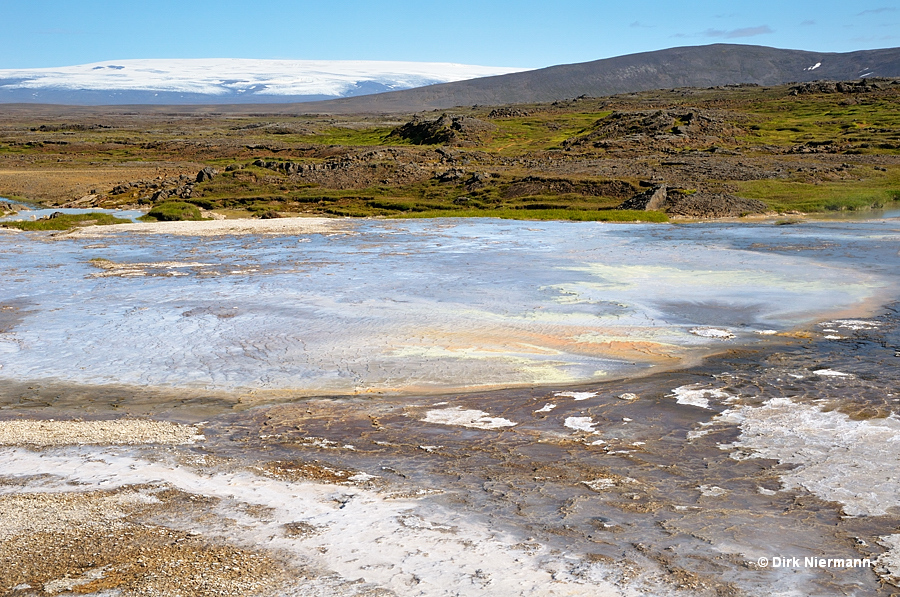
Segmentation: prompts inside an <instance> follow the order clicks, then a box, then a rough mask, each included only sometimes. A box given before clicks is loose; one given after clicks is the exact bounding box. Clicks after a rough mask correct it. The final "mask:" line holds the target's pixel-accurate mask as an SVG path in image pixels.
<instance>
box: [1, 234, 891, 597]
mask: <svg viewBox="0 0 900 597" xmlns="http://www.w3.org/2000/svg"><path fill="white" fill-rule="evenodd" d="M323 232H324V233H323ZM898 239H900V225H898V222H897V221H896V220H884V221H865V222H819V223H805V224H798V225H794V226H775V225H771V224H760V225H749V226H748V225H741V226H736V225H730V224H708V225H707V224H704V225H691V226H643V225H634V226H631V225H604V224H582V223H532V222H529V223H522V222H492V221H475V222H458V221H447V222H441V221H427V222H415V221H414V222H370V221H365V222H355V223H350V224H346V225H344V226H342V229H340V230H332V231H330V232H328V231H320V232H317V233H312V234H299V235H296V234H295V235H274V236H273V235H267V236H265V235H242V236H221V237H203V238H194V237H190V236H162V237H155V238H153V239H149V238H147V237H144V236H136V235H129V234H123V233H119V232H116V233H113V234H111V235H107V236H103V235H101V236H99V237H95V238H90V239H88V238H72V237H67V236H63V237H49V236H47V235H30V234H8V235H0V243H2V245H3V249H4V250H3V253H2V257H0V258H2V259H3V264H4V268H5V271H6V272H9V275H8V276H6V277H5V279H4V283H3V285H2V286H0V292H2V293H3V294H2V296H0V304H2V310H0V347H2V348H0V350H2V352H0V364H2V365H3V368H2V369H0V378H2V383H0V444H2V445H0V463H2V466H0V513H2V515H3V516H2V518H0V593H3V594H10V595H17V596H20V597H24V596H26V595H28V596H31V595H55V594H66V593H71V592H77V593H81V594H96V595H125V596H131V595H159V594H166V595H169V594H172V595H174V594H184V595H188V594H189V595H234V596H235V597H236V596H238V595H266V596H268V595H321V596H335V597H337V596H355V595H371V596H375V595H377V596H380V597H383V596H387V595H403V596H406V595H423V596H426V595H427V596H443V595H447V596H450V595H473V596H474V595H486V594H490V595H504V596H505V595H527V596H536V595H541V596H544V595H546V596H557V595H559V596H563V595H591V596H632V595H666V596H668V595H672V596H688V595H690V596H694V595H698V596H704V597H705V596H710V597H712V596H716V597H720V596H722V595H735V596H737V595H753V596H769V595H810V596H822V597H825V596H831V595H837V594H841V595H858V596H860V597H861V596H864V595H866V596H867V595H877V596H885V597H886V596H888V595H891V594H892V593H893V592H895V591H896V588H894V587H897V586H898V584H900V564H898V562H900V534H898V532H897V529H898V528H900V501H898V500H897V496H898V495H900V461H898V460H897V450H896V449H895V448H896V446H895V444H896V443H897V441H900V440H898V438H900V416H898V413H900V389H898V388H900V373H898V372H900V367H898V366H897V364H898V363H900V315H898V310H897V308H898V305H897V304H896V303H895V302H891V301H892V300H896V296H897V294H896V291H897V274H896V272H897V271H900V270H898V268H897V265H900V263H898V262H900V254H898V248H900V243H898V242H897V241H898ZM92 260H93V261H92ZM700 356H703V357H704V358H703V359H698V358H696V357H700Z"/></svg>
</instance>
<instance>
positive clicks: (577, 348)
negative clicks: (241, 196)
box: [0, 220, 900, 395]
mask: <svg viewBox="0 0 900 597" xmlns="http://www.w3.org/2000/svg"><path fill="white" fill-rule="evenodd" d="M897 238H898V228H897V224H896V222H893V221H891V220H883V221H877V222H864V223H846V222H845V223H833V222H828V223H815V224H803V225H794V226H775V225H771V224H766V225H733V224H703V225H691V226H660V225H609V224H598V223H572V222H541V223H534V222H510V221H485V220H480V221H459V220H455V221H449V220H430V221H408V222H407V221H401V222H398V221H393V222H391V221H365V222H358V223H356V224H354V225H353V226H352V227H351V232H350V233H349V234H339V235H327V236H326V235H317V234H315V235H307V236H279V237H260V236H243V237H221V238H214V239H209V238H202V239H198V238H186V237H157V238H153V239H152V240H148V239H147V238H146V237H137V236H133V235H128V234H118V235H111V236H110V237H108V238H107V239H101V240H99V241H98V240H96V239H94V240H79V239H66V238H65V236H64V235H63V236H59V237H50V236H47V235H39V234H24V235H23V234H4V235H0V244H2V248H3V251H2V257H0V259H2V267H3V270H4V272H5V274H6V279H7V280H9V282H8V283H6V284H4V286H3V287H2V290H0V292H2V295H0V303H2V305H4V307H3V309H4V310H5V313H6V315H5V317H7V318H10V321H12V319H11V318H15V322H13V323H11V324H9V325H8V326H7V329H6V330H5V332H4V334H3V335H2V336H0V365H2V369H0V375H2V376H3V377H6V378H18V379H25V378H27V379H37V378H56V379H59V380H67V381H72V382H78V383H92V384H96V383H125V384H134V385H140V386H165V387H182V388H207V389H211V390H241V391H249V390H253V391H257V392H259V391H263V392H265V391H275V392H281V391H290V392H291V394H292V395H297V394H299V395H310V394H352V393H361V392H379V393H396V392H401V393H409V392H419V393H421V392H434V391H450V390H454V389H475V388H491V387H509V386H514V385H529V384H548V383H555V384H561V383H577V382H585V381H590V380H597V379H609V378H614V377H622V376H626V375H632V374H635V373H638V372H641V371H646V370H647V369H648V368H653V367H657V368H659V367H663V368H671V367H673V366H676V365H678V364H679V363H681V362H683V359H685V358H690V357H691V356H692V355H700V354H704V353H706V352H708V351H710V350H714V349H720V348H722V347H724V346H727V345H729V343H731V344H747V343H758V342H762V341H764V340H765V339H766V338H769V337H771V335H772V334H773V333H779V332H780V333H784V332H789V331H790V330H792V329H794V328H796V327H797V326H798V325H805V324H808V323H810V322H812V321H815V320H817V319H821V318H823V317H828V316H837V315H839V314H841V313H844V312H848V313H849V312H854V311H859V312H863V313H865V312H866V310H867V309H871V308H872V306H873V305H875V304H877V303H878V302H880V301H881V297H884V296H886V295H889V294H890V293H891V292H892V291H894V290H895V288H896V283H897V275H896V272H897V267H896V265H897V264H898V261H900V256H898V255H897V251H896V240H897ZM51 239H53V240H51Z"/></svg>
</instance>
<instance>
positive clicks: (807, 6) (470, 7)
mask: <svg viewBox="0 0 900 597" xmlns="http://www.w3.org/2000/svg"><path fill="white" fill-rule="evenodd" d="M0 19H2V23H3V27H2V32H3V36H2V38H0V69H3V68H34V67H49V66H67V65H74V64H84V63H89V62H99V61H105V60H115V59H127V58H280V59H322V60H341V59H366V60H412V61H429V62H459V63H468V64H483V65H490V66H522V67H541V66H550V65H553V64H563V63H571V62H585V61H589V60H596V59H599V58H609V57H611V56H618V55H621V54H630V53H633V52H643V51H650V50H658V49H662V48H668V47H673V46H687V45H701V44H709V43H717V42H726V43H746V44H758V45H766V46H774V47H779V48H790V49H802V50H814V51H822V52H846V51H851V50H862V49H871V48H885V47H895V46H900V0H872V1H871V2H868V1H866V0H863V1H861V2H846V1H840V2H839V1H834V0H827V1H822V2H810V1H805V0H803V1H790V0H780V1H771V0H757V1H755V2H752V3H741V4H738V3H735V2H712V1H703V0H700V1H695V2H677V1H672V0H670V1H664V0H661V1H656V0H632V1H618V2H605V1H594V2H591V1H585V0H556V1H555V2H537V1H533V0H520V1H518V2H507V1H502V2H492V1H490V0H480V1H475V0H457V1H455V2H454V1H452V0H451V1H449V2H441V3H439V2H428V1H427V0H426V1H424V2H423V1H418V2H415V1H407V0H396V1H393V2H387V1H379V0H368V1H361V0H331V1H326V2H322V1H319V2H306V1H289V0H256V1H253V0H242V1H240V2H238V1H233V0H217V1H211V0H156V1H154V0H146V1H144V2H135V3H132V2H127V1H123V0H118V1H115V2H112V1H105V0H77V1H73V0H64V1H63V0H26V1H23V0H0Z"/></svg>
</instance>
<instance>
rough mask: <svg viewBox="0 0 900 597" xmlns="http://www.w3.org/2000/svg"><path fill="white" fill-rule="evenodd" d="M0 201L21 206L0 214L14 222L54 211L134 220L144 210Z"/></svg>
mask: <svg viewBox="0 0 900 597" xmlns="http://www.w3.org/2000/svg"><path fill="white" fill-rule="evenodd" d="M0 202H3V203H11V204H12V205H19V206H21V208H17V209H20V211H19V212H18V213H16V214H9V215H5V216H2V215H0V222H16V221H26V222H27V221H33V220H39V219H41V218H46V217H47V216H49V215H51V214H54V213H56V212H62V213H64V214H87V213H103V214H110V215H111V216H114V217H117V218H121V219H123V220H131V221H132V222H136V221H137V219H138V218H139V217H141V216H143V215H144V214H145V213H146V212H144V211H141V210H137V209H126V210H121V209H101V208H99V207H97V208H92V209H77V208H71V207H54V208H45V207H41V206H40V205H31V204H26V203H22V202H21V201H14V200H12V199H6V198H4V197H0Z"/></svg>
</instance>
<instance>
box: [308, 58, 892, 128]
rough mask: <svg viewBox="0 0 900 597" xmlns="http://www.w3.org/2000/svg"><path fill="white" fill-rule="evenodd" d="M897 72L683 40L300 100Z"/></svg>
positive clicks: (878, 63) (367, 105)
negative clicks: (399, 87)
mask: <svg viewBox="0 0 900 597" xmlns="http://www.w3.org/2000/svg"><path fill="white" fill-rule="evenodd" d="M898 76H900V48H887V49H879V50H861V51H857V52H848V53H829V52H808V51H803V50H781V49H778V48H770V47H766V46H751V45H739V44H712V45H706V46H686V47H679V48H670V49H666V50H658V51H654V52H642V53H639V54H629V55H626V56H618V57H615V58H606V59H603V60H595V61H593V62H582V63H578V64H564V65H560V66H551V67H548V68H542V69H538V70H531V71H525V72H519V73H513V74H507V75H501V76H495V77H484V78H481V79H473V80H468V81H459V82H454V83H445V84H441V85H430V86H428V87H420V88H416V89H409V90H405V91H395V92H390V93H382V94H378V95H372V96H366V97H356V98H348V99H342V100H335V101H325V102H316V103H310V104H304V105H303V106H302V107H301V106H298V108H299V109H301V110H302V111H306V112H311V113H312V112H316V113H353V112H415V111H420V110H431V109H446V108H452V107H454V106H471V105H474V104H478V105H485V106H491V105H504V104H521V103H532V102H550V101H555V100H560V99H566V98H575V97H578V96H581V95H587V96H594V97H602V96H607V95H615V94H618V93H631V92H636V91H650V90H654V89H669V88H674V87H714V86H720V85H735V84H741V83H756V84H759V85H779V84H783V83H789V82H793V81H796V82H804V81H815V80H850V79H858V78H860V77H898Z"/></svg>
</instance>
